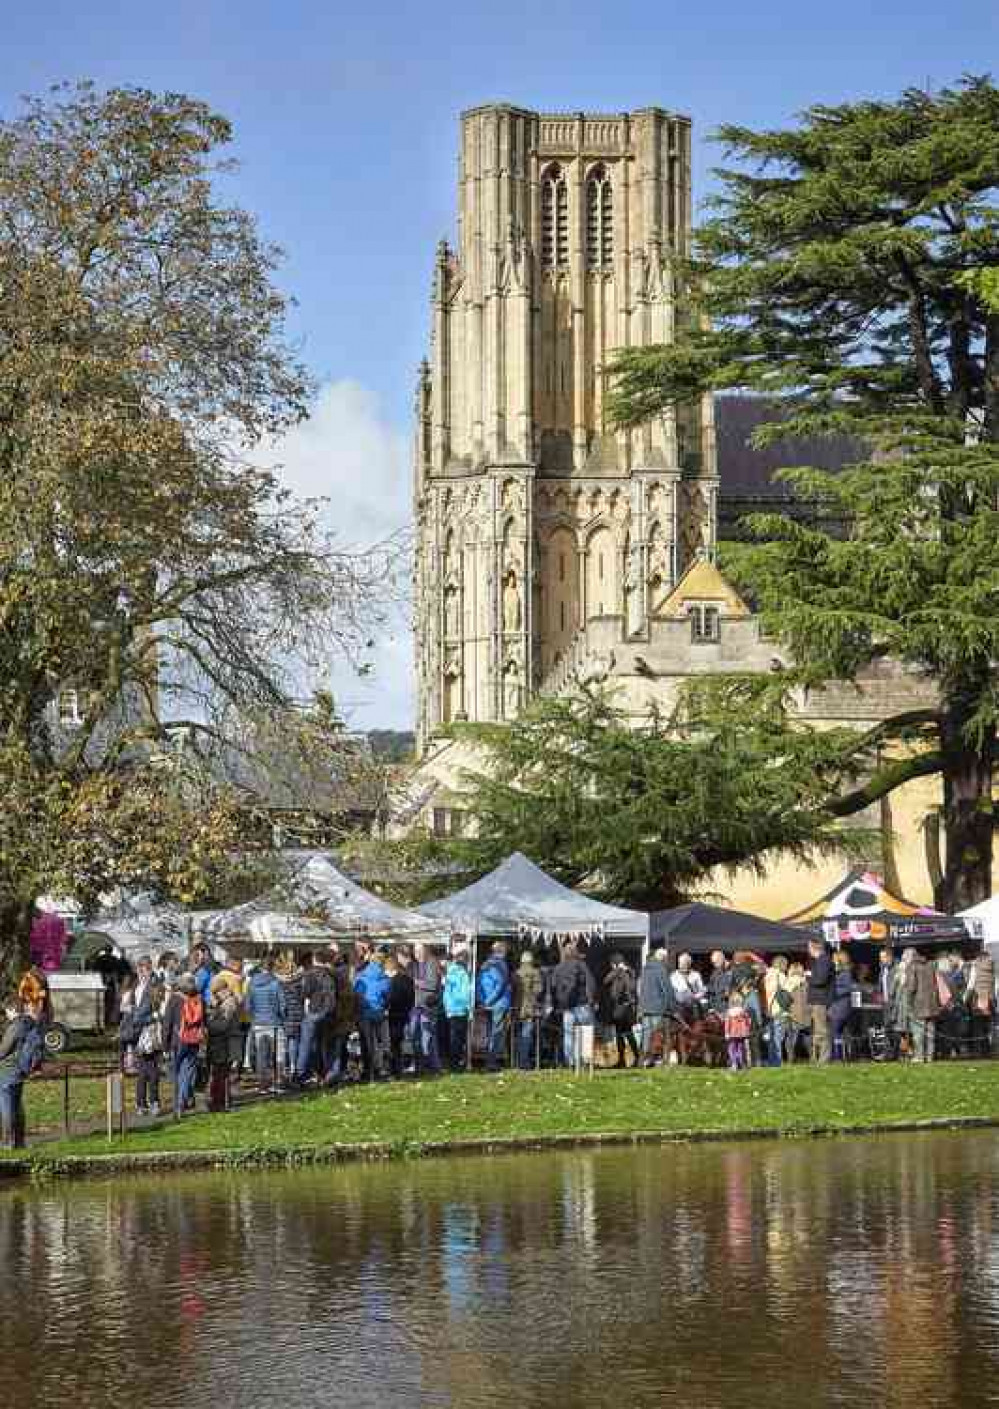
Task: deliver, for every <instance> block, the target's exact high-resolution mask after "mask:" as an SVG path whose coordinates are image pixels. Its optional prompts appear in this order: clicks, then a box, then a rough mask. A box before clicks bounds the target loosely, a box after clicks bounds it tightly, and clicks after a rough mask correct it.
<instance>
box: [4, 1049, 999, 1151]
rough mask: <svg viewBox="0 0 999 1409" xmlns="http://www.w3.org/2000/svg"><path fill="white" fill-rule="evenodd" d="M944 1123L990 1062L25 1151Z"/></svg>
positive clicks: (554, 1083)
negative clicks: (942, 1121) (926, 1122)
mask: <svg viewBox="0 0 999 1409" xmlns="http://www.w3.org/2000/svg"><path fill="white" fill-rule="evenodd" d="M37 1099H40V1093H36V1092H32V1103H33V1102H34V1101H35V1100H37ZM29 1109H31V1107H30V1106H29ZM951 1119H955V1120H974V1119H978V1120H995V1121H997V1122H999V1063H996V1064H993V1063H988V1062H983V1063H968V1062H955V1063H940V1064H938V1065H936V1066H927V1067H904V1066H898V1065H889V1066H859V1065H858V1066H848V1067H826V1068H822V1069H818V1070H814V1069H810V1068H808V1067H804V1066H801V1067H790V1068H784V1069H783V1070H780V1071H770V1070H758V1071H753V1072H749V1073H746V1074H744V1075H741V1076H735V1077H733V1076H729V1075H728V1074H727V1073H724V1072H719V1073H715V1072H710V1071H694V1070H676V1069H673V1070H668V1071H654V1072H644V1071H643V1072H629V1073H610V1072H607V1073H599V1074H598V1075H597V1076H595V1077H594V1078H593V1079H592V1080H591V1079H588V1078H585V1077H583V1078H578V1079H577V1078H573V1077H571V1076H568V1075H565V1074H562V1073H547V1072H546V1073H538V1074H527V1075H518V1074H511V1075H505V1076H500V1077H484V1076H482V1077H480V1076H469V1077H445V1078H443V1079H441V1080H438V1081H429V1082H399V1083H394V1084H391V1085H386V1086H375V1087H359V1088H353V1089H350V1090H348V1091H346V1092H343V1093H341V1094H339V1095H315V1096H307V1097H304V1098H299V1099H282V1100H276V1101H272V1102H264V1103H261V1104H259V1105H254V1106H250V1107H247V1108H246V1109H244V1110H240V1111H234V1112H232V1113H230V1114H229V1115H221V1116H219V1115H198V1116H191V1117H187V1118H186V1119H185V1120H184V1121H182V1122H180V1123H174V1122H172V1121H163V1122H161V1123H160V1124H159V1125H157V1126H155V1127H152V1128H149V1129H146V1130H142V1131H136V1132H134V1133H132V1134H130V1135H129V1136H128V1137H127V1138H126V1139H125V1140H124V1141H122V1140H117V1141H115V1142H113V1143H112V1144H111V1145H109V1143H108V1141H107V1140H106V1139H105V1138H104V1137H103V1136H91V1137H88V1138H84V1139H75V1140H59V1141H52V1142H51V1143H46V1144H43V1145H39V1146H36V1147H35V1148H34V1149H33V1150H31V1151H29V1152H28V1153H29V1158H30V1160H31V1162H32V1164H33V1165H35V1166H37V1167H40V1168H44V1167H45V1166H46V1165H48V1166H52V1165H58V1164H59V1163H60V1162H61V1161H63V1160H65V1159H67V1158H70V1157H80V1156H82V1157H88V1156H89V1157H93V1156H106V1155H107V1154H109V1153H114V1154H124V1155H141V1154H155V1153H168V1152H174V1153H178V1154H182V1153H195V1152H209V1151H210V1152H218V1153H219V1154H221V1155H223V1156H224V1157H225V1158H226V1159H227V1160H231V1161H233V1162H239V1160H240V1159H246V1160H247V1161H249V1160H252V1158H253V1157H261V1158H263V1157H268V1156H280V1155H281V1154H282V1153H286V1154H287V1155H288V1156H289V1157H290V1158H296V1157H300V1158H308V1155H309V1152H310V1151H312V1152H315V1151H320V1150H328V1149H329V1148H330V1147H335V1146H351V1147H357V1146H371V1147H372V1148H374V1147H382V1148H383V1149H384V1148H385V1147H390V1149H391V1150H395V1151H398V1152H407V1151H410V1152H414V1153H415V1152H418V1150H419V1148H420V1146H422V1145H438V1144H441V1143H445V1144H446V1143H456V1144H460V1143H461V1142H463V1141H487V1140H496V1141H509V1140H511V1139H513V1140H523V1141H525V1142H530V1141H532V1140H533V1141H540V1140H545V1139H550V1138H553V1137H573V1136H584V1137H585V1136H598V1135H605V1136H608V1137H615V1136H617V1137H622V1136H629V1135H636V1134H653V1133H662V1134H664V1135H673V1136H676V1135H681V1134H689V1135H691V1136H695V1135H698V1134H706V1133H711V1134H730V1135H732V1136H738V1135H749V1134H755V1133H760V1132H764V1131H769V1132H775V1133H780V1134H783V1135H795V1134H806V1133H808V1132H809V1131H814V1130H816V1129H821V1130H839V1129H842V1130H848V1129H850V1128H856V1127H863V1128H867V1127H879V1128H880V1127H884V1128H891V1127H892V1126H898V1125H907V1124H912V1123H916V1122H923V1121H941V1120H951Z"/></svg>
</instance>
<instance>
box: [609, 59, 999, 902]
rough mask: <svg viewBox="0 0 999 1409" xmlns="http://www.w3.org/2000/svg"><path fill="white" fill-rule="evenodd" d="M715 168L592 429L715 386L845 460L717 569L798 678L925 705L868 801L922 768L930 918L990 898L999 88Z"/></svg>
mask: <svg viewBox="0 0 999 1409" xmlns="http://www.w3.org/2000/svg"><path fill="white" fill-rule="evenodd" d="M719 136H720V140H721V141H722V143H723V144H724V146H725V147H726V149H727V151H728V153H729V154H730V157H731V158H734V164H733V165H730V166H728V167H726V168H725V169H723V170H721V171H720V172H719V178H720V186H721V189H720V194H719V195H718V196H717V197H716V198H715V200H714V201H713V209H712V212H711V215H710V218H709V219H708V220H707V221H706V222H705V223H704V224H703V225H702V226H701V228H700V230H699V231H698V234H697V242H696V250H695V257H694V259H693V260H692V261H691V262H690V264H689V265H688V266H686V267H685V268H683V269H678V270H677V271H676V276H677V280H678V282H679V283H681V284H684V285H685V286H686V287H687V288H688V289H689V291H690V294H691V299H692V304H693V307H694V310H695V316H694V318H693V319H692V320H691V322H690V323H689V324H688V325H687V326H685V327H682V328H681V329H680V330H679V335H678V340H677V343H676V345H675V346H674V347H660V348H649V349H639V350H631V351H628V352H625V353H622V354H621V355H620V356H619V357H618V359H617V362H616V364H615V368H614V372H615V376H616V381H615V391H614V395H613V397H612V414H613V416H614V417H615V419H616V420H617V422H618V423H619V424H622V425H632V424H639V423H641V422H642V421H643V420H645V419H647V418H648V417H650V416H652V415H656V414H659V413H660V412H661V411H662V410H663V409H664V408H665V407H666V406H669V405H671V404H674V403H676V402H678V401H683V400H685V399H688V398H689V397H691V396H692V395H694V394H696V393H699V392H702V391H711V390H717V389H723V388H743V389H747V390H750V391H755V392H759V393H763V394H765V395H766V396H767V397H769V398H771V400H772V401H773V404H774V405H775V407H776V408H778V411H779V419H775V420H774V421H773V422H772V423H771V424H769V425H767V426H765V427H764V428H763V430H762V431H761V432H760V433H759V440H760V442H761V443H766V442H767V441H768V440H769V441H773V440H776V439H779V438H791V437H798V436H806V435H814V434H816V433H825V434H832V433H844V432H845V433H847V434H850V435H852V436H855V437H857V438H858V439H859V440H860V441H861V442H862V443H863V444H864V445H865V446H866V447H868V451H867V453H868V455H869V458H867V459H866V460H864V462H863V463H858V464H855V465H852V466H850V467H848V468H847V469H846V470H845V471H844V472H842V473H839V474H830V473H828V472H826V473H820V472H817V471H814V470H800V471H793V472H787V478H788V479H789V480H790V481H791V482H792V483H793V484H794V485H795V486H796V487H797V488H798V489H799V490H800V491H802V492H804V493H805V494H807V495H810V496H812V497H814V498H816V499H819V500H824V501H825V507H827V508H828V509H829V510H830V512H829V513H828V514H824V515H823V522H824V523H827V524H832V523H835V522H836V521H837V520H840V521H841V522H842V521H845V522H846V523H847V524H848V525H849V527H848V529H847V531H846V532H845V534H842V533H840V536H837V531H836V530H835V529H832V528H830V529H829V530H828V531H823V530H822V529H820V528H818V527H815V526H808V525H802V524H800V523H797V524H796V523H794V522H792V521H791V520H790V519H788V518H786V517H783V516H779V515H765V516H760V517H757V518H754V519H752V520H750V521H749V528H750V531H751V534H752V536H753V538H754V539H755V541H754V542H751V543H750V544H748V545H739V546H738V547H732V548H730V549H728V550H727V551H726V553H725V555H724V558H723V562H724V565H725V566H726V568H727V569H728V570H729V571H730V572H732V573H733V574H734V576H735V578H736V580H737V581H738V582H739V583H740V585H741V586H742V587H743V588H744V589H745V590H747V591H748V592H749V593H750V594H752V595H753V596H754V597H755V599H756V601H757V602H758V604H759V605H760V607H761V609H762V611H763V614H764V618H765V621H766V624H767V626H768V628H769V629H771V630H773V631H774V632H775V633H777V634H779V635H780V636H781V637H782V638H783V639H784V640H785V641H786V642H787V643H788V644H789V645H790V646H791V647H792V649H793V651H794V653H795V657H796V659H797V661H798V662H799V663H800V666H801V672H802V677H803V678H804V679H805V681H806V682H808V683H817V682H820V681H823V680H830V679H841V680H853V679H856V677H857V675H858V673H859V672H861V671H862V670H863V669H864V668H865V667H867V666H870V665H871V664H872V663H874V662H876V661H877V660H879V659H881V658H885V657H888V658H891V659H893V660H894V661H896V662H898V663H899V664H901V665H902V666H903V667H905V668H906V669H907V670H908V671H911V672H912V673H913V675H914V676H919V677H922V678H923V679H925V680H926V681H927V682H929V683H930V684H932V686H933V688H934V691H935V699H936V703H935V704H934V705H932V706H931V707H928V708H927V709H926V710H924V711H917V712H915V713H914V712H912V711H909V712H907V713H906V714H905V715H904V716H902V717H900V718H899V719H898V720H895V721H891V720H889V721H886V727H885V731H884V732H885V736H886V737H890V735H891V732H892V726H893V724H894V725H897V728H898V730H899V731H901V730H902V729H903V728H905V729H907V730H911V729H912V728H913V727H922V728H923V729H924V731H925V744H926V747H925V748H924V750H923V751H922V753H921V754H920V755H918V756H916V755H913V756H912V757H910V758H908V759H904V760H900V759H899V758H898V757H896V758H894V759H893V760H892V762H891V764H890V766H889V767H887V768H885V769H884V770H883V771H882V772H881V773H876V774H875V776H874V777H873V778H872V780H871V784H870V789H869V790H870V792H871V795H874V796H876V795H877V792H878V790H879V789H881V791H887V790H889V789H890V788H893V787H895V786H897V785H898V783H899V782H901V781H904V780H905V778H906V777H907V776H912V775H913V774H917V773H927V772H930V771H936V772H938V773H939V774H940V777H941V780H942V786H943V808H942V821H943V824H944V832H945V838H946V841H945V848H946V849H945V856H944V858H943V862H942V865H941V866H940V868H939V877H938V883H937V885H936V901H937V904H938V905H940V906H942V907H943V908H947V909H951V908H961V907H964V906H967V905H970V904H973V903H974V902H976V901H979V900H982V899H983V898H985V897H986V896H988V895H990V894H991V865H992V838H993V828H994V821H995V808H994V804H993V774H994V768H995V754H996V728H997V717H999V716H997V709H999V680H997V673H996V661H997V657H999V517H997V514H996V504H997V497H999V308H997V306H996V302H995V298H994V270H995V268H996V266H997V264H999V205H997V201H996V197H997V188H999V90H997V89H996V88H995V87H994V85H993V84H992V83H991V81H990V80H989V79H987V78H979V77H969V78H966V79H964V80H963V81H962V82H961V83H959V84H957V85H956V86H954V87H952V88H947V89H943V90H941V91H940V92H938V93H926V92H922V91H918V90H911V91H908V92H906V93H904V94H903V95H902V96H901V97H900V98H899V99H898V100H897V101H865V102H858V103H846V104H841V105H838V106H831V107H830V106H816V107H813V108H810V109H809V110H808V111H807V112H806V113H805V114H804V115H803V117H802V119H801V121H800V122H799V124H798V125H797V126H795V127H793V128H789V129H785V130H780V131H769V132H754V131H751V130H749V129H746V128H743V127H736V126H727V127H723V128H722V129H721V132H720V134H719Z"/></svg>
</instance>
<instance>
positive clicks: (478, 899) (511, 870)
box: [420, 851, 649, 944]
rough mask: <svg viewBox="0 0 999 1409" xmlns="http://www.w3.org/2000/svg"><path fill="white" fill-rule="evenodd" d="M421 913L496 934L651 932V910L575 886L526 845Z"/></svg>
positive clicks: (640, 935) (637, 937)
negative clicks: (611, 901)
mask: <svg viewBox="0 0 999 1409" xmlns="http://www.w3.org/2000/svg"><path fill="white" fill-rule="evenodd" d="M420 913H421V914H422V915H425V916H427V917H428V918H430V919H433V920H436V921H438V922H439V923H444V924H447V925H449V926H450V927H451V928H453V929H455V930H461V931H462V932H463V933H465V934H470V935H476V936H480V937H482V938H494V939H510V938H513V939H524V940H527V941H532V940H542V939H546V940H550V939H569V938H572V937H576V938H583V939H594V938H599V939H603V940H608V941H611V940H612V941H615V942H625V943H627V942H628V941H630V942H631V943H632V944H636V943H638V944H644V943H645V941H646V939H647V938H648V932H649V917H648V915H645V914H643V913H642V912H641V911H638V910H624V909H622V908H621V907H620V906H618V905H605V904H604V903H603V902H602V901H599V900H592V899H590V897H589V896H586V895H581V894H580V892H579V891H576V890H570V889H569V887H568V886H564V885H562V883H561V882H560V881H557V880H555V879H554V877H553V876H549V875H548V873H547V872H546V871H542V869H541V867H540V866H536V865H535V864H534V862H533V861H529V860H528V858H527V857H526V856H525V855H524V854H523V852H520V851H515V852H514V853H513V855H512V856H508V857H507V859H506V860H505V861H503V862H501V863H500V865H499V866H497V867H496V869H495V871H490V872H489V874H488V875H487V876H483V877H482V879H481V880H478V881H475V882H474V884H473V885H470V886H466V887H465V889H464V890H459V891H457V892H456V893H455V894H454V895H448V896H445V898H444V899H443V900H435V901H432V902H431V903H430V904H429V905H421V906H420Z"/></svg>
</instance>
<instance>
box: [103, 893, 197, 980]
mask: <svg viewBox="0 0 999 1409" xmlns="http://www.w3.org/2000/svg"><path fill="white" fill-rule="evenodd" d="M86 932H87V934H90V935H94V934H100V935H103V936H104V937H105V938H106V939H107V940H108V942H109V943H110V944H111V945H112V946H113V947H114V949H115V951H116V952H117V953H118V954H119V955H120V956H121V957H122V958H123V959H127V960H128V962H129V963H130V964H134V963H135V961H136V959H138V958H139V957H140V956H141V955H143V954H148V955H150V957H152V958H153V959H156V958H158V957H159V955H160V954H161V953H162V952H163V951H164V950H167V949H172V950H175V951H176V952H178V953H181V954H183V953H185V952H186V951H187V949H188V947H189V945H190V938H191V916H190V915H189V914H188V913H187V912H186V911H185V910H181V909H180V908H179V907H178V906H176V905H148V904H147V905H143V904H142V902H141V901H140V902H139V903H138V904H136V903H130V904H125V905H120V906H116V907H115V908H114V909H113V910H102V911H100V912H98V914H97V915H95V916H94V918H93V920H91V922H90V923H89V924H88V925H87V926H86Z"/></svg>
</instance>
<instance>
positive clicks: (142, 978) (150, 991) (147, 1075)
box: [122, 956, 163, 1115]
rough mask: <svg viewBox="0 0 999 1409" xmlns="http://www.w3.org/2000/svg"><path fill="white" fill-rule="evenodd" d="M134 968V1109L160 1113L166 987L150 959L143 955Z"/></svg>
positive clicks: (131, 1001) (131, 1009) (141, 1112)
mask: <svg viewBox="0 0 999 1409" xmlns="http://www.w3.org/2000/svg"><path fill="white" fill-rule="evenodd" d="M135 970H136V978H135V983H134V984H133V986H132V988H131V990H130V992H129V1008H128V1014H129V1019H130V1029H131V1041H132V1050H133V1057H132V1061H133V1065H134V1070H135V1112H136V1114H137V1115H159V1113H160V1054H161V1052H162V1051H163V1026H162V1023H161V1021H160V1007H161V1004H162V1001H163V990H162V988H161V987H160V985H159V984H158V983H157V981H156V976H155V975H154V973H153V964H152V960H151V959H149V958H147V957H145V956H143V958H141V959H139V960H138V961H137V962H136V965H135ZM122 1020H123V1021H124V1014H123V1019H122Z"/></svg>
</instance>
